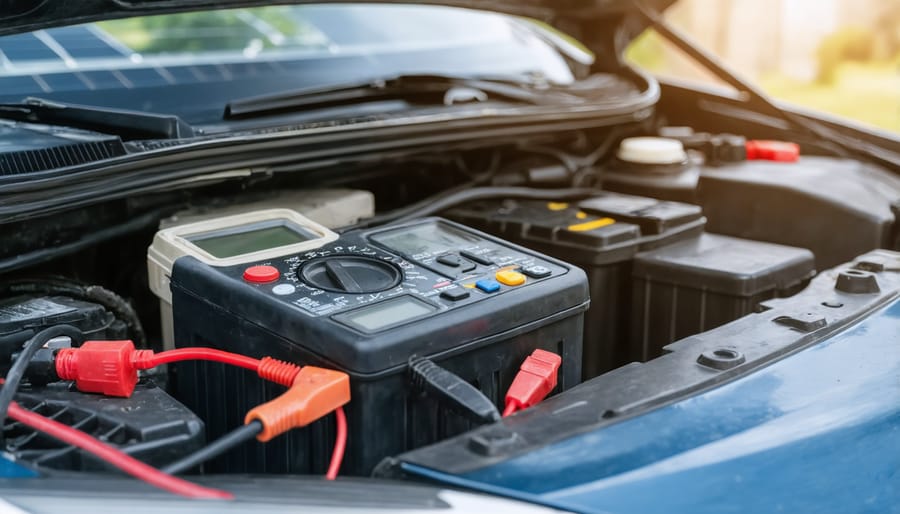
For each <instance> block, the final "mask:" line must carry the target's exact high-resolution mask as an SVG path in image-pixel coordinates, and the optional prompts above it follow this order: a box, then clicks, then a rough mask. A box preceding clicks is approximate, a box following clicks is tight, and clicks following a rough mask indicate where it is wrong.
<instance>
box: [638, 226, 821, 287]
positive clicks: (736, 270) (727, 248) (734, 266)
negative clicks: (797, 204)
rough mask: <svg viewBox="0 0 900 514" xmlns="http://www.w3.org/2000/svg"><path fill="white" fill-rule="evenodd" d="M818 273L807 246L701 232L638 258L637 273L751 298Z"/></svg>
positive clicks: (639, 275)
mask: <svg viewBox="0 0 900 514" xmlns="http://www.w3.org/2000/svg"><path fill="white" fill-rule="evenodd" d="M813 275H815V258H814V257H813V254H812V252H810V251H809V250H806V249H804V248H796V247H792V246H784V245H778V244H772V243H763V242H760V241H750V240H748V239H738V238H735V237H728V236H722V235H718V234H703V235H701V236H700V237H698V238H693V239H687V240H684V241H680V242H677V243H674V244H670V245H668V246H666V247H664V248H659V249H656V250H651V251H647V252H642V253H640V254H638V255H637V257H635V259H634V277H635V278H637V279H640V280H649V281H654V282H666V283H670V284H678V285H685V286H688V287H691V288H694V289H701V290H704V291H710V292H715V293H723V294H728V295H734V296H753V295H756V294H759V293H762V292H765V291H771V290H787V289H790V288H792V287H794V286H796V285H797V284H800V283H802V282H803V281H805V280H808V279H809V278H811V277H812V276H813Z"/></svg>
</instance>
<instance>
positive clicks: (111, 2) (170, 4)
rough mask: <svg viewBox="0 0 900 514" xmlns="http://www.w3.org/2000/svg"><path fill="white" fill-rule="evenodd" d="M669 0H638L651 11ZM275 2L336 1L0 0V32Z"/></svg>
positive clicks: (586, 8)
mask: <svg viewBox="0 0 900 514" xmlns="http://www.w3.org/2000/svg"><path fill="white" fill-rule="evenodd" d="M674 2H675V0H644V3H645V4H646V5H648V6H650V7H652V8H654V9H656V10H657V11H659V10H663V9H665V8H666V7H668V6H669V5H671V4H673V3H674ZM275 3H285V4H290V3H296V4H301V3H320V4H321V3H340V2H333V1H329V0H315V1H309V0H298V1H296V2H284V1H281V2H272V1H267V0H255V1H254V0H79V1H77V2H60V1H58V0H0V35H8V34H17V33H22V32H30V31H33V30H39V29H46V28H50V27H56V26H60V25H73V24H79V23H89V22H95V21H102V20H111V19H116V18H128V17H132V16H146V15H152V14H165V13H174V12H183V11H193V10H202V9H211V8H230V7H251V6H263V5H272V4H275ZM374 3H418V4H432V5H448V6H456V7H466V8H471V9H482V10H489V11H496V12H502V13H507V14H513V15H518V16H528V17H531V18H536V19H539V20H542V21H545V22H547V23H550V24H553V25H557V24H559V23H562V22H564V20H565V19H567V18H568V19H574V20H581V21H583V20H584V19H585V18H594V19H604V18H607V19H611V18H613V17H616V18H623V17H622V14H623V13H626V12H628V11H630V10H631V9H632V4H633V2H632V1H631V0H456V1H452V0H451V1H435V0H424V1H422V0H420V1H418V2H402V1H398V0H374Z"/></svg>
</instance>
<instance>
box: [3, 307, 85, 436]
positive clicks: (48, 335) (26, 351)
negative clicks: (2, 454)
mask: <svg viewBox="0 0 900 514" xmlns="http://www.w3.org/2000/svg"><path fill="white" fill-rule="evenodd" d="M60 336H66V337H68V338H69V339H71V340H72V346H77V345H79V344H81V343H82V341H83V339H84V335H83V334H82V333H81V331H80V330H78V329H77V328H75V327H73V326H71V325H55V326H52V327H49V328H45V329H44V330H41V331H40V332H38V333H37V334H35V335H33V336H31V339H29V340H28V341H26V342H25V344H24V345H23V349H22V352H21V353H20V354H19V356H18V357H17V358H16V361H15V362H14V363H13V365H12V367H11V368H9V372H8V373H7V374H6V378H5V379H4V382H3V388H2V389H0V425H2V423H3V422H4V421H5V420H6V414H7V412H8V411H9V405H10V404H11V403H12V401H13V397H14V396H15V395H16V390H18V389H19V383H20V382H21V381H22V377H23V376H24V375H25V369H26V368H27V367H28V363H29V362H30V361H31V359H32V358H33V357H34V354H35V353H37V351H38V350H40V349H41V348H43V346H44V345H45V344H47V342H48V341H50V340H51V339H53V338H56V337H60ZM0 436H2V434H0Z"/></svg>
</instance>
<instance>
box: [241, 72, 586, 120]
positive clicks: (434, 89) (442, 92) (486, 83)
mask: <svg viewBox="0 0 900 514" xmlns="http://www.w3.org/2000/svg"><path fill="white" fill-rule="evenodd" d="M489 98H490V99H497V100H506V101H514V102H517V103H528V104H535V105H540V104H559V103H561V102H564V103H581V102H583V101H584V99H583V98H579V97H578V96H577V95H572V94H568V93H565V92H564V91H561V90H559V89H556V88H553V87H551V86H548V85H543V84H538V85H534V84H530V83H524V82H517V81H513V80H495V79H476V78H461V77H452V76H445V75H397V76H394V77H390V78H383V79H375V80H366V81H361V82H354V83H349V84H338V85H331V86H323V87H311V88H303V89H294V90H290V91H284V92H280V93H275V94H271V95H263V96H254V97H248V98H241V99H237V100H232V101H231V102H229V103H228V105H227V106H226V107H225V114H224V117H225V118H226V119H235V118H244V117H253V116H258V115H267V114H273V113H277V112H292V111H301V110H309V109H320V108H324V107H337V106H341V105H354V104H359V103H364V102H368V101H382V100H407V101H411V102H419V103H426V104H430V105H452V104H454V103H460V102H467V101H485V100H488V99H489Z"/></svg>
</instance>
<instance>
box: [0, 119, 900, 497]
mask: <svg viewBox="0 0 900 514" xmlns="http://www.w3.org/2000/svg"><path fill="white" fill-rule="evenodd" d="M632 132H633V133H634V134H637V135H638V137H625V136H626V135H627V134H622V133H621V132H620V131H617V130H612V131H610V130H603V131H601V132H599V133H586V132H578V133H566V134H562V135H554V136H553V137H542V138H538V139H539V140H540V144H538V143H537V142H536V143H535V144H533V145H527V146H526V145H522V144H500V145H495V146H493V147H491V148H475V149H469V150H454V151H453V152H449V153H444V154H435V155H430V156H428V155H418V156H414V157H407V158H404V159H399V158H398V159H394V160H384V159H382V160H378V161H377V162H373V163H361V164H359V165H358V166H357V167H356V168H354V169H352V170H345V171H346V172H345V173H335V174H333V175H328V174H326V173H324V171H322V170H317V173H318V174H317V173H312V174H310V175H309V176H307V177H306V178H305V179H303V180H302V181H299V180H296V179H288V178H285V177H282V176H275V177H269V179H267V180H263V181H260V182H258V183H257V182H254V181H245V182H242V183H240V184H239V185H237V186H236V185H234V184H231V183H228V184H218V185H213V186H210V187H205V188H194V189H191V190H183V191H182V190H178V191H172V192H167V193H157V194H153V195H148V196H146V197H141V198H138V197H135V198H129V199H126V200H115V201H110V202H108V203H106V204H99V205H96V206H94V207H90V208H85V209H84V210H83V212H82V214H80V216H82V217H81V218H79V217H78V216H72V217H64V216H63V217H60V215H52V216H45V217H43V218H39V219H37V220H31V221H29V223H30V225H29V226H30V230H29V231H28V233H27V234H23V235H22V236H21V237H19V238H18V239H17V242H16V244H15V245H13V244H11V245H10V248H9V250H10V251H13V252H20V258H19V261H18V262H16V263H14V262H13V261H12V260H10V258H9V256H7V257H8V258H7V259H6V260H4V261H3V263H4V264H5V266H6V267H5V268H4V269H5V270H6V272H5V274H4V276H3V282H2V289H0V292H2V304H0V357H2V364H3V366H4V369H5V371H6V373H5V374H6V376H7V380H8V381H9V380H17V381H20V383H18V384H17V390H16V392H15V398H14V399H15V403H14V404H13V405H12V406H10V407H6V406H4V408H9V409H10V410H9V416H10V417H11V418H12V419H11V420H10V421H8V422H7V423H6V424H5V425H4V429H3V440H4V444H5V451H6V458H7V460H9V461H10V462H11V463H12V464H14V465H16V466H20V467H22V468H24V469H25V470H28V471H30V472H34V473H38V474H41V475H45V476H54V475H56V474H60V473H62V474H66V473H71V472H110V471H112V470H113V469H114V468H115V467H117V466H115V465H112V464H110V461H109V460H108V459H102V460H98V459H96V458H92V457H90V456H88V454H87V453H85V452H84V450H85V447H84V446H83V445H80V443H79V442H78V441H73V440H66V441H65V442H60V441H58V440H56V439H54V438H52V437H47V436H46V435H45V434H44V433H42V431H41V428H40V425H37V426H36V425H35V424H34V419H30V418H28V413H33V414H40V415H41V416H45V417H49V418H52V419H53V420H55V421H56V422H57V423H58V424H62V425H65V426H68V427H71V428H76V429H78V430H80V431H82V432H86V433H87V434H89V435H90V436H92V437H93V438H94V439H96V440H98V441H102V442H103V443H105V444H106V445H108V446H112V447H113V448H114V449H116V450H118V452H120V453H122V454H125V455H126V456H128V457H130V458H133V459H136V460H137V461H140V462H142V463H145V464H149V465H151V466H154V467H157V468H160V469H161V470H162V471H163V472H165V474H168V475H169V476H174V475H185V476H186V477H187V478H191V477H192V476H203V475H222V474H309V475H326V476H328V477H329V478H334V477H335V476H337V475H338V473H340V475H348V476H371V475H373V474H375V475H378V476H394V477H396V476H398V475H397V473H398V472H397V469H396V463H397V460H396V459H397V457H398V456H400V455H402V454H406V453H408V452H411V451H414V450H419V449H424V450H423V452H424V453H421V454H416V455H426V456H427V455H428V454H429V452H432V453H435V452H437V453H436V454H438V455H441V456H442V457H440V458H448V459H452V457H448V456H447V455H452V452H451V453H450V454H446V453H444V454H441V453H440V452H439V451H438V450H436V448H441V446H440V443H444V447H447V445H449V444H451V443H450V441H454V440H458V437H459V436H460V435H462V434H472V433H480V434H485V433H487V434H490V432H489V431H488V432H485V430H487V428H485V427H492V426H502V424H503V423H504V421H503V420H504V418H506V417H508V416H512V417H516V416H517V413H518V412H520V411H527V410H528V409H529V408H532V407H533V406H535V405H537V404H539V403H540V402H541V401H543V400H544V398H547V397H564V396H565V395H566V394H570V395H581V396H580V397H584V394H585V393H584V392H585V391H591V390H592V387H595V386H592V385H591V384H599V383H600V382H596V380H597V378H598V377H608V376H609V375H610V374H611V373H613V374H614V373H616V372H618V370H621V369H622V368H623V367H629V366H631V365H633V364H630V363H647V362H650V361H653V360H654V359H658V358H660V357H663V356H665V355H666V354H668V353H671V352H672V348H673V347H677V346H678V345H679V344H680V343H679V342H680V341H684V340H685V339H686V338H691V337H694V336H697V335H699V334H703V333H705V332H708V331H711V330H714V329H717V328H718V327H728V326H737V325H735V324H740V323H745V324H746V323H747V322H748V320H750V319H751V318H752V317H753V315H754V314H758V313H761V312H765V311H766V310H768V309H770V308H772V307H771V305H775V304H777V302H779V301H780V300H779V299H789V298H791V297H793V296H795V295H798V294H812V293H809V291H811V289H815V287H813V286H811V285H810V282H811V280H812V281H813V282H815V280H814V279H813V277H816V276H822V275H823V274H825V275H828V274H829V273H836V272H830V271H828V270H829V269H831V268H834V267H835V266H838V265H841V263H855V264H852V267H853V269H852V272H851V271H842V272H841V274H842V275H841V276H843V274H845V273H846V274H849V275H848V277H849V278H846V279H844V282H845V284H844V285H842V286H841V285H840V281H839V286H840V287H839V288H838V289H839V290H840V291H842V292H843V293H847V294H866V293H871V292H872V291H873V289H872V287H873V285H872V284H873V281H874V284H875V285H874V287H875V290H877V288H878V285H877V283H878V280H877V279H876V278H875V277H876V274H877V273H879V272H880V271H885V270H888V271H891V270H894V271H895V270H896V269H897V265H898V262H900V254H897V253H894V252H891V251H889V250H894V251H895V252H896V251H900V240H898V233H900V231H898V228H900V223H898V221H897V216H898V209H900V207H898V206H900V180H898V178H897V177H896V176H895V175H892V174H891V173H890V172H889V171H886V170H884V169H881V168H879V167H877V166H874V165H870V164H867V163H863V162H861V161H857V160H852V159H846V158H839V157H834V156H827V155H815V152H811V153H812V154H811V155H807V154H805V153H804V154H803V155H802V156H801V155H800V150H801V147H800V146H798V145H796V144H793V143H787V142H780V141H769V140H746V139H745V138H744V137H741V136H735V135H730V134H720V135H710V134H708V133H702V132H696V131H694V130H692V129H689V128H686V127H657V128H655V129H653V130H649V131H648V130H647V129H646V128H644V129H634V130H632ZM317 177H318V178H319V180H315V179H316V178H317ZM376 207H378V209H377V211H376ZM123 219H125V220H127V221H126V222H130V221H133V220H138V221H139V223H134V224H133V225H132V226H131V230H128V231H127V232H122V233H114V234H112V235H110V234H106V235H105V236H104V237H103V238H97V240H96V241H94V240H93V239H92V234H95V233H101V232H103V231H104V230H107V229H108V227H114V226H119V225H120V224H121V221H122V220H123ZM71 241H75V242H77V245H75V246H67V248H73V249H74V250H72V251H65V252H59V253H54V252H53V251H48V250H47V249H48V248H50V249H51V250H52V248H53V247H54V246H58V247H63V246H66V245H69V244H70V243H69V242H71ZM17 248H20V249H17ZM877 249H882V250H877ZM873 251H874V253H873ZM22 256H24V257H22ZM861 256H862V257H861ZM867 284H868V285H867ZM817 287H818V286H817ZM841 288H844V289H841ZM804 291H805V293H804ZM829 301H832V299H830V298H822V299H821V303H822V304H823V305H825V304H826V303H827V302H829ZM772 302H775V303H774V304H773V303H772ZM801 321H802V320H801ZM798 323H799V322H798ZM747 330H750V329H747ZM35 341H37V342H35ZM721 346H722V348H723V349H722V350H720V353H718V354H714V355H713V354H711V355H710V356H707V360H706V361H702V360H700V361H698V363H699V364H698V365H699V366H707V367H709V368H710V369H726V368H730V367H731V366H732V365H736V364H734V363H735V362H737V363H738V364H740V363H741V362H743V355H742V354H741V352H740V351H739V350H738V349H736V348H732V347H731V346H730V345H729V342H728V341H727V340H725V341H723V342H722V344H721ZM729 348H732V349H729ZM729 352H731V353H729ZM738 361H740V362H738ZM723 362H724V363H725V364H723ZM729 362H730V363H731V364H728V363H729ZM721 366H726V367H725V368H723V367H721ZM579 384H581V386H579ZM8 390H9V388H8V387H4V388H3V391H4V392H5V391H8ZM573 390H574V391H573ZM9 394H10V397H9V398H7V399H6V400H5V401H7V402H9V401H12V400H13V398H12V396H11V395H12V393H9ZM599 396H600V395H599V393H598V397H599ZM587 398H588V399H587V400H585V401H590V397H589V396H588V397H587ZM0 400H2V398H0ZM7 405H9V404H8V403H7ZM594 414H595V416H596V417H597V419H600V418H603V417H605V416H606V413H605V412H604V411H602V410H601V411H599V412H595V413H594ZM611 416H612V415H610V417H611ZM546 429H547V430H552V428H546ZM479 437H481V439H479V438H475V437H474V436H473V437H472V438H471V439H469V440H468V442H467V443H466V444H465V445H463V446H462V447H459V448H455V450H454V451H455V452H467V451H470V452H472V453H473V454H476V455H480V456H482V457H485V458H488V457H490V456H491V455H496V453H494V452H497V451H498V450H497V449H496V447H497V445H499V447H500V448H501V449H502V448H503V447H504V444H505V443H504V442H503V441H502V437H500V438H499V439H501V440H490V438H487V439H485V437H486V436H485V437H482V436H479ZM454 438H456V439H454ZM57 439H58V438H57ZM479 441H481V442H479ZM498 441H499V442H498ZM510 444H511V445H512V446H513V447H514V446H515V445H516V444H518V443H516V442H515V441H512V442H510ZM501 453H502V451H501ZM415 458H416V457H413V460H415ZM448 466H450V467H452V464H448ZM120 469H121V468H120ZM198 487H199V486H198ZM175 490H178V489H177V487H176V488H175ZM182 491H183V490H182ZM193 493H196V494H201V495H202V494H203V491H200V492H197V491H193Z"/></svg>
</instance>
